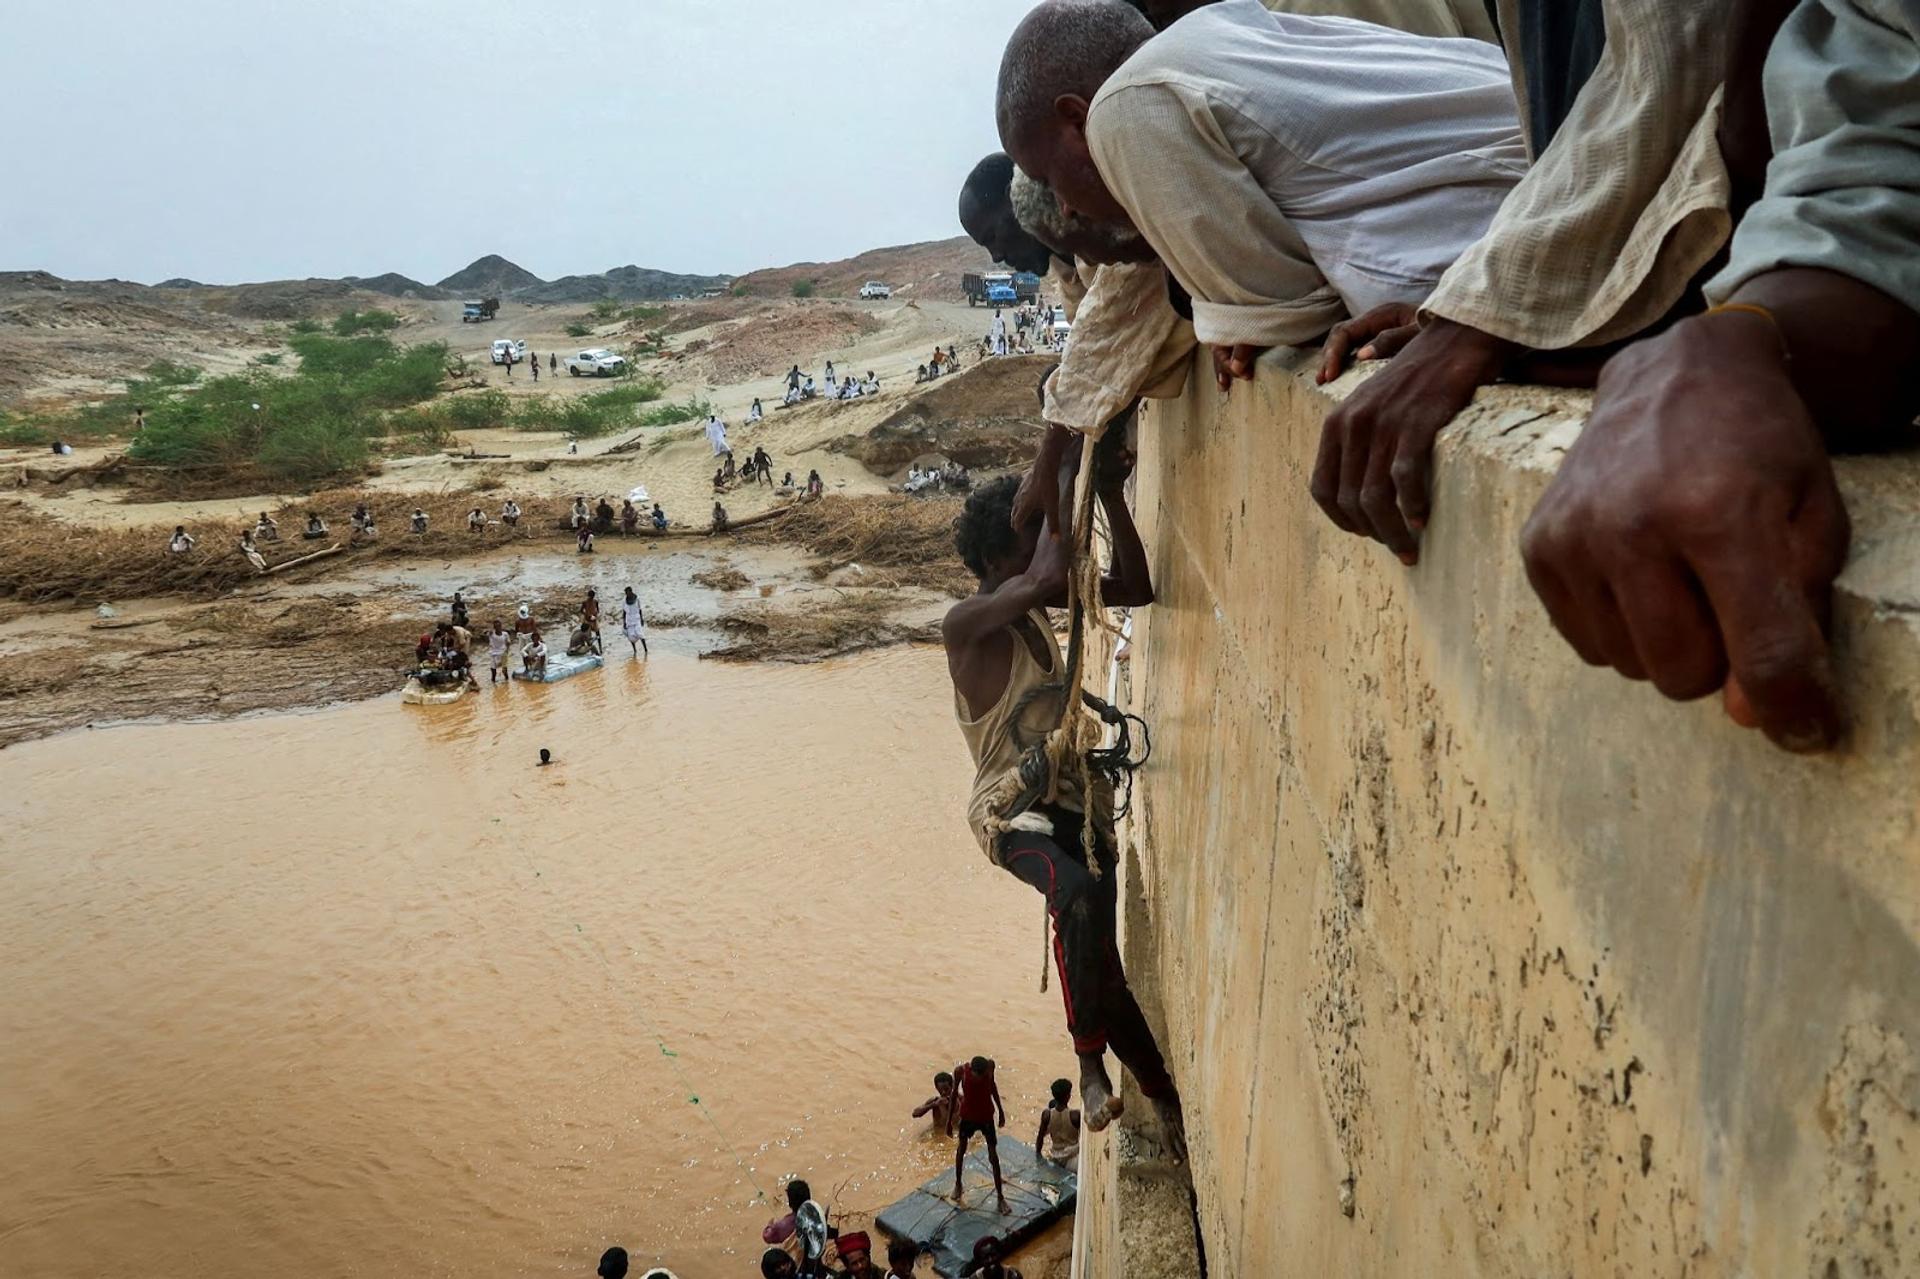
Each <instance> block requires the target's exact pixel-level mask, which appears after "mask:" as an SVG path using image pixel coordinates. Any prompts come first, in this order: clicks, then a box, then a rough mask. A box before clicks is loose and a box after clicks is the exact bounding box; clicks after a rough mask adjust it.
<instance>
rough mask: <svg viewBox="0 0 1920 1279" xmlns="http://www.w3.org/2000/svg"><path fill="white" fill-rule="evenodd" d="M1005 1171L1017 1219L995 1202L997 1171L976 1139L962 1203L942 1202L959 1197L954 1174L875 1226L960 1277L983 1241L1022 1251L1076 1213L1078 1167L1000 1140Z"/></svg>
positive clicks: (887, 1212) (901, 1203) (898, 1205)
mask: <svg viewBox="0 0 1920 1279" xmlns="http://www.w3.org/2000/svg"><path fill="white" fill-rule="evenodd" d="M1000 1173H1001V1176H1002V1179H1003V1180H1004V1181H1005V1182H1006V1187H1007V1204H1008V1206H1009V1207H1011V1208H1012V1209H1013V1211H1012V1212H1011V1213H1002V1212H1001V1211H1000V1209H999V1205H998V1204H996V1203H995V1202H994V1198H993V1165H991V1164H989V1163H988V1162H987V1147H986V1143H985V1142H983V1141H981V1140H980V1139H979V1138H977V1137H976V1138H975V1139H974V1140H973V1141H972V1142H970V1143H968V1147H967V1162H966V1164H965V1166H964V1170H963V1175H962V1177H961V1186H962V1194H961V1196H960V1202H959V1203H958V1204H956V1203H954V1202H953V1200H951V1199H947V1198H943V1197H942V1196H944V1195H948V1194H951V1193H952V1191H953V1171H952V1169H951V1168H949V1169H947V1170H946V1171H944V1172H942V1173H940V1174H939V1175H938V1176H936V1177H934V1178H933V1179H932V1180H931V1181H929V1182H927V1183H926V1184H925V1185H923V1186H921V1187H920V1188H919V1189H918V1190H915V1191H913V1192H912V1193H911V1194H909V1195H907V1196H906V1197H905V1198H904V1199H901V1200H898V1201H897V1202H895V1203H893V1204H891V1205H890V1206H888V1207H886V1208H884V1209H882V1210H881V1212H880V1215H879V1216H878V1217H876V1218H875V1219H874V1220H875V1222H876V1223H877V1224H878V1225H879V1227H880V1229H882V1230H884V1231H886V1232H887V1233H888V1234H889V1235H892V1236H893V1237H894V1238H896V1239H911V1240H912V1241H913V1242H915V1243H917V1244H919V1245H920V1250H921V1251H922V1252H924V1253H926V1255H927V1256H929V1257H931V1258H932V1259H933V1269H934V1271H935V1273H937V1274H940V1275H943V1276H945V1277H946V1279H954V1277H955V1276H957V1275H958V1274H959V1273H960V1268H961V1267H962V1266H964V1265H966V1264H967V1262H969V1261H971V1260H973V1245H974V1244H975V1243H976V1242H978V1241H979V1240H981V1239H983V1238H985V1237H986V1236H988V1235H993V1236H995V1237H996V1238H998V1239H999V1240H1000V1241H1001V1242H1002V1243H1004V1244H1007V1245H1009V1246H1011V1245H1015V1244H1018V1243H1020V1242H1022V1241H1023V1240H1025V1239H1028V1238H1030V1237H1031V1236H1033V1235H1035V1234H1037V1233H1039V1232H1040V1231H1041V1230H1044V1229H1045V1228H1046V1227H1048V1226H1050V1225H1052V1224H1053V1223H1054V1222H1055V1221H1057V1220H1059V1219H1060V1218H1061V1217H1064V1216H1066V1215H1067V1214H1068V1213H1071V1212H1072V1211H1073V1204H1074V1199H1075V1197H1076V1196H1077V1195H1078V1193H1079V1188H1080V1182H1079V1178H1078V1176H1077V1175H1076V1174H1075V1172H1074V1169H1073V1168H1069V1167H1062V1166H1061V1165H1060V1164H1057V1163H1054V1162H1052V1161H1051V1160H1047V1159H1041V1158H1039V1157H1038V1156H1036V1155H1035V1154H1034V1153H1033V1148H1032V1147H1030V1146H1028V1145H1027V1144H1026V1143H1024V1142H1019V1141H1015V1140H1013V1139H1012V1138H1010V1137H1007V1136H1004V1135H1003V1136H1002V1137H1001V1138H1000Z"/></svg>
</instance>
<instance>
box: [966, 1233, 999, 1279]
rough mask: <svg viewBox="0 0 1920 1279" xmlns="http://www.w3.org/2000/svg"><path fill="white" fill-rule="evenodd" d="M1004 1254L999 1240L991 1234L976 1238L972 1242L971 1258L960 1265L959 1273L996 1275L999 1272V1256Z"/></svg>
mask: <svg viewBox="0 0 1920 1279" xmlns="http://www.w3.org/2000/svg"><path fill="white" fill-rule="evenodd" d="M1005 1255H1006V1250H1005V1249H1003V1248H1002V1247H1001V1246H1000V1241H999V1240H998V1239H995V1238H994V1237H993V1236H992V1235H987V1236H986V1237H985V1238H982V1239H978V1240H976V1241H975V1242H974V1245H973V1260H971V1261H969V1262H968V1263H967V1264H966V1265H965V1266H963V1267H961V1269H960V1273H961V1274H963V1275H979V1274H984V1275H990V1276H997V1275H998V1274H999V1273H1000V1258H1002V1257H1003V1256H1005Z"/></svg>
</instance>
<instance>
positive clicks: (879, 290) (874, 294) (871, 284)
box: [860, 280, 893, 298]
mask: <svg viewBox="0 0 1920 1279" xmlns="http://www.w3.org/2000/svg"><path fill="white" fill-rule="evenodd" d="M860 296H861V297H863V298H890V297H892V296H893V288H892V286H891V285H886V284H882V283H880V281H878V280H868V281H867V282H866V283H865V284H863V285H861V286H860Z"/></svg>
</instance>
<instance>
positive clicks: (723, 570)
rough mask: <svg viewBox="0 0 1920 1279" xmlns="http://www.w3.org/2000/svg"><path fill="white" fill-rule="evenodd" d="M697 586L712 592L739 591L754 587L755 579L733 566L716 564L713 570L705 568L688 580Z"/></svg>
mask: <svg viewBox="0 0 1920 1279" xmlns="http://www.w3.org/2000/svg"><path fill="white" fill-rule="evenodd" d="M688 580H689V581H691V582H692V583H693V584H694V585H695V586H704V587H706V588H707V589H708V590H710V591H737V590H740V589H741V588H743V587H747V586H751V585H753V579H752V578H750V577H748V576H747V575H746V574H745V573H742V572H741V571H740V570H739V569H737V568H735V567H734V566H733V565H731V564H716V565H714V566H713V567H712V568H703V569H701V570H700V571H699V572H698V573H695V574H694V575H693V576H692V577H691V578H689V579H688Z"/></svg>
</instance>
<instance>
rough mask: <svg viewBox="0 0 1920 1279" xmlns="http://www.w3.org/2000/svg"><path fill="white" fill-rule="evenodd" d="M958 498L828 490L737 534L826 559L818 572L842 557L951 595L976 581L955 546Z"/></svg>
mask: <svg viewBox="0 0 1920 1279" xmlns="http://www.w3.org/2000/svg"><path fill="white" fill-rule="evenodd" d="M962 505H963V503H962V501H961V500H960V499H959V498H951V497H910V496H906V495H903V494H893V493H890V494H887V495H885V496H874V497H839V496H827V497H822V498H820V499H818V500H817V501H813V502H806V503H802V504H801V505H799V506H797V507H795V508H794V509H793V511H792V512H791V513H790V514H788V515H787V516H786V517H785V518H783V519H778V520H770V521H768V522H767V523H766V524H763V525H759V526H756V527H754V528H751V529H746V530H744V531H742V532H741V533H740V538H741V540H742V541H745V542H750V543H784V544H788V545H794V546H800V547H802V548H804V549H806V550H808V551H811V552H812V553H813V554H815V555H818V556H820V557H821V559H822V560H823V561H824V563H823V564H822V566H821V569H820V572H821V575H822V576H825V575H826V574H827V573H829V572H832V571H833V570H834V569H836V568H839V567H841V566H842V565H845V564H858V565H860V566H861V567H862V568H866V569H889V570H893V571H892V572H890V573H888V574H887V575H886V576H887V577H888V578H890V579H891V580H892V582H893V584H895V585H899V586H922V587H926V588H927V589H929V590H936V591H944V592H945V593H947V594H949V595H952V596H954V597H955V598H956V599H958V598H962V597H964V596H967V595H970V594H972V593H973V591H974V589H975V588H976V587H977V586H978V585H979V583H977V582H976V581H975V580H974V578H973V575H972V574H971V573H969V572H967V569H966V566H965V565H964V564H962V563H961V562H960V557H959V555H958V554H956V553H955V551H954V549H953V521H954V517H955V516H957V515H959V514H960V508H961V506H962Z"/></svg>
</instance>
